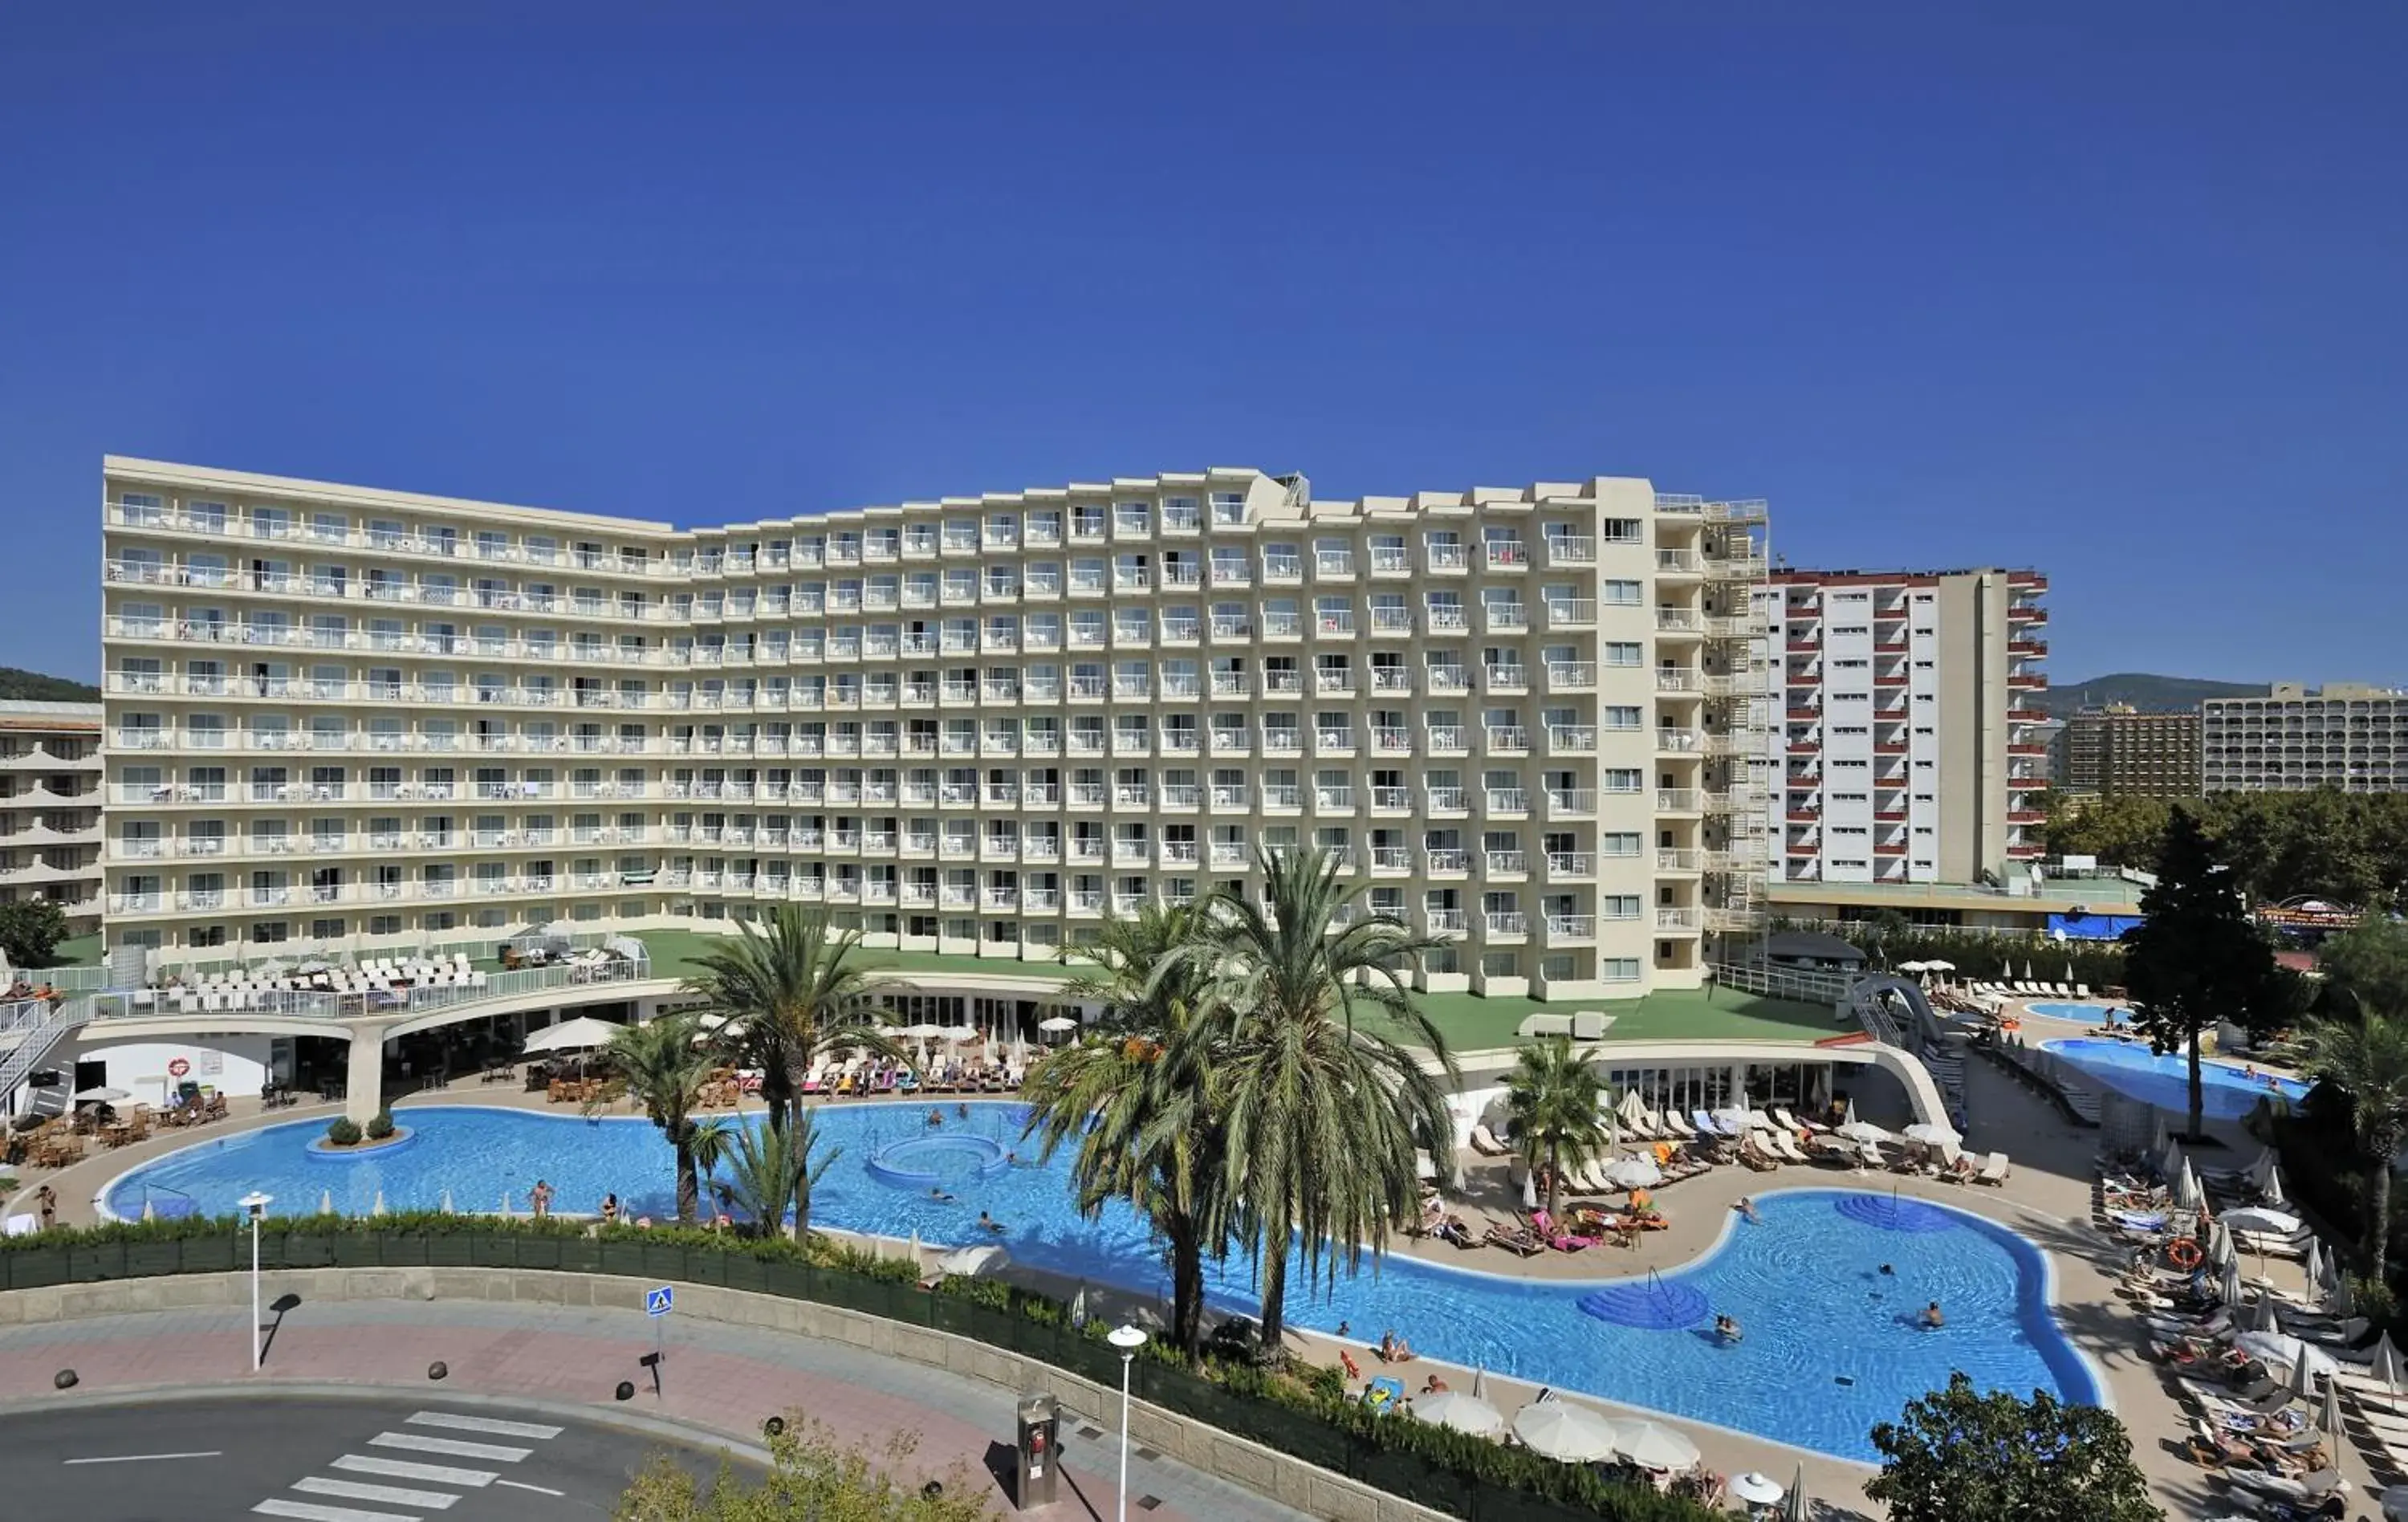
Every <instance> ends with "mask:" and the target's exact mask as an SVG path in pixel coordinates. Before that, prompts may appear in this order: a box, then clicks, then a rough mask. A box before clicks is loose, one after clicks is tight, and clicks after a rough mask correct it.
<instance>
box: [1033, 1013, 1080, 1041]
mask: <svg viewBox="0 0 2408 1522" xmlns="http://www.w3.org/2000/svg"><path fill="white" fill-rule="evenodd" d="M1037 1028H1038V1029H1039V1030H1041V1031H1044V1032H1046V1033H1047V1034H1048V1035H1054V1036H1058V1035H1060V1034H1061V1033H1062V1032H1064V1031H1066V1030H1076V1029H1078V1028H1079V1022H1077V1021H1076V1020H1073V1019H1071V1018H1070V1017H1069V1016H1068V1015H1067V1014H1049V1015H1047V1016H1046V1017H1045V1018H1044V1019H1042V1020H1039V1021H1038V1022H1037Z"/></svg>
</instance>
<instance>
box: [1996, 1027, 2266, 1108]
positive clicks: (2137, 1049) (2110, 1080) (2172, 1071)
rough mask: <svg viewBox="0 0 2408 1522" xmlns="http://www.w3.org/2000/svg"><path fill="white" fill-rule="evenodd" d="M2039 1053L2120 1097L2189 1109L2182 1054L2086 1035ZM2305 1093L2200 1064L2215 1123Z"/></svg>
mask: <svg viewBox="0 0 2408 1522" xmlns="http://www.w3.org/2000/svg"><path fill="white" fill-rule="evenodd" d="M2040 1049H2041V1050H2042V1051H2043V1052H2049V1053H2053V1054H2055V1055H2057V1056H2060V1057H2063V1058H2064V1059H2065V1060H2066V1061H2068V1062H2071V1063H2072V1064H2073V1065H2074V1066H2075V1067H2077V1068H2079V1069H2081V1070H2083V1071H2084V1072H2086V1073H2088V1074H2090V1075H2091V1076H2092V1077H2094V1078H2096V1079H2098V1080H2099V1081H2100V1083H2102V1084H2106V1085H2107V1086H2108V1087H2109V1088H2112V1089H2114V1091H2115V1092H2116V1093H2118V1094H2122V1095H2126V1096H2128V1097H2129V1098H2135V1099H2140V1100H2142V1101H2143V1102H2145V1103H2148V1104H2153V1105H2156V1106H2157V1108H2158V1109H2160V1110H2178V1111H2186V1110H2188V1109H2189V1108H2190V1064H2189V1062H2188V1061H2187V1059H2186V1058H2185V1057H2184V1056H2183V1055H2181V1054H2179V1053H2175V1052H2169V1053H2167V1054H2165V1055H2162V1056H2160V1055H2157V1054H2156V1053H2154V1052H2151V1051H2150V1050H2149V1049H2148V1047H2147V1046H2146V1045H2144V1044H2143V1043H2141V1042H2138V1041H2092V1040H2089V1039H2087V1038H2082V1037H2076V1038H2072V1039H2070V1040H2066V1041H2042V1042H2041V1043H2040ZM2307 1092H2308V1085H2307V1084H2302V1083H2299V1082H2297V1081H2295V1080H2292V1079H2288V1078H2273V1077H2271V1076H2269V1075H2267V1074H2263V1073H2261V1074H2259V1075H2258V1076H2257V1077H2255V1078H2252V1077H2250V1076H2249V1075H2248V1073H2246V1072H2245V1071H2243V1070H2242V1069H2240V1068H2238V1067H2235V1066H2233V1065H2232V1064H2230V1063H2227V1062H2206V1063H2202V1064H2200V1104H2201V1105H2202V1106H2203V1107H2204V1109H2205V1111H2206V1113H2207V1116H2208V1118H2209V1119H2211V1120H2239V1119H2240V1118H2241V1117H2243V1115H2246V1114H2247V1113H2249V1112H2250V1109H2251V1108H2252V1107H2253V1106H2255V1105H2256V1104H2257V1101H2258V1100H2259V1099H2260V1098H2264V1097H2265V1096H2267V1095H2269V1094H2279V1095H2281V1096H2282V1097H2283V1098H2286V1099H2289V1100H2291V1101H2292V1102H2294V1103H2297V1102H2298V1101H2299V1100H2300V1098H2302V1097H2303V1096H2305V1095H2306V1093H2307Z"/></svg>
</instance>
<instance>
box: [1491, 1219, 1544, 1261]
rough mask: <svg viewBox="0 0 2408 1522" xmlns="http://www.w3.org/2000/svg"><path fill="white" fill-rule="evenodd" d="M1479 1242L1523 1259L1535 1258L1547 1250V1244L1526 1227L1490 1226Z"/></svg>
mask: <svg viewBox="0 0 2408 1522" xmlns="http://www.w3.org/2000/svg"><path fill="white" fill-rule="evenodd" d="M1481 1240H1482V1241H1483V1242H1487V1243H1488V1244H1489V1245H1490V1246H1492V1247H1502V1248H1504V1249H1505V1250H1506V1251H1507V1252H1509V1253H1518V1254H1520V1255H1521V1256H1524V1257H1535V1256H1538V1255H1539V1254H1541V1253H1543V1252H1545V1251H1546V1250H1547V1244H1546V1243H1545V1242H1541V1241H1540V1240H1539V1239H1538V1237H1537V1236H1536V1235H1534V1234H1533V1233H1532V1232H1531V1231H1530V1229H1529V1228H1527V1227H1509V1226H1491V1227H1490V1228H1488V1230H1487V1232H1486V1234H1485V1235H1484V1236H1483V1237H1482V1238H1481Z"/></svg>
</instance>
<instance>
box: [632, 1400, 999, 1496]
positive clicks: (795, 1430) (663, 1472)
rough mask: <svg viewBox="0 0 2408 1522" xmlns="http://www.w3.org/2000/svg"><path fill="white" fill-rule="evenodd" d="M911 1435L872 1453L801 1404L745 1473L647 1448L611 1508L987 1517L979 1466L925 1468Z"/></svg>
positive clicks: (772, 1434)
mask: <svg viewBox="0 0 2408 1522" xmlns="http://www.w3.org/2000/svg"><path fill="white" fill-rule="evenodd" d="M917 1442H918V1439H917V1435H916V1434H913V1433H909V1432H898V1433H896V1435H895V1436H894V1437H893V1438H891V1439H889V1440H888V1442H887V1443H886V1447H885V1451H884V1453H883V1454H882V1455H881V1456H879V1457H878V1458H875V1459H874V1458H873V1457H871V1456H869V1455H867V1454H865V1453H863V1452H861V1451H860V1450H859V1447H858V1445H856V1444H853V1443H843V1442H839V1440H838V1438H837V1436H836V1434H835V1433H834V1432H833V1431H831V1430H829V1429H827V1428H826V1427H824V1426H823V1425H822V1424H820V1423H819V1422H816V1421H812V1420H810V1419H809V1418H806V1417H804V1416H803V1415H802V1414H800V1413H799V1412H797V1413H793V1414H789V1415H787V1416H786V1417H783V1418H781V1419H780V1422H779V1424H778V1425H777V1427H776V1429H774V1430H772V1431H771V1432H770V1433H769V1437H768V1443H769V1459H770V1468H769V1472H768V1473H767V1475H766V1476H764V1477H763V1478H761V1479H760V1480H759V1481H757V1482H749V1481H747V1480H745V1479H743V1478H741V1477H740V1476H738V1474H737V1472H735V1470H734V1469H733V1468H732V1467H730V1466H729V1465H727V1464H725V1463H722V1465H721V1466H720V1469H719V1472H717V1473H716V1474H715V1475H713V1476H712V1477H711V1478H710V1479H708V1480H705V1479H702V1478H699V1477H698V1476H696V1475H695V1473H694V1472H692V1471H690V1470H689V1469H687V1468H686V1467H685V1466H684V1465H683V1464H681V1463H679V1462H678V1461H677V1459H675V1458H674V1457H670V1456H669V1455H667V1454H660V1455H656V1456H654V1457H653V1458H652V1461H651V1462H650V1463H648V1464H646V1465H645V1466H644V1467H643V1469H642V1470H640V1471H639V1472H638V1473H637V1475H636V1478H635V1481H634V1483H633V1484H631V1485H629V1486H627V1489H626V1491H625V1493H624V1494H623V1495H622V1496H621V1497H620V1498H619V1504H618V1505H617V1506H616V1507H615V1508H613V1509H612V1511H611V1513H610V1515H611V1518H612V1522H787V1519H790V1518H810V1522H991V1519H992V1518H993V1517H994V1516H995V1513H994V1511H993V1510H992V1509H991V1508H990V1507H989V1506H988V1505H987V1503H986V1497H985V1491H984V1484H983V1482H984V1476H983V1475H980V1476H973V1475H971V1474H970V1473H969V1472H968V1471H966V1470H965V1469H964V1468H963V1467H962V1466H961V1465H960V1464H959V1463H956V1464H954V1465H953V1467H952V1468H950V1469H948V1470H946V1471H944V1472H942V1473H941V1474H939V1475H936V1476H934V1477H933V1478H929V1477H925V1473H924V1472H925V1466H924V1465H920V1464H917V1463H914V1462H913V1461H912V1453H913V1450H914V1448H915V1447H916V1445H917Z"/></svg>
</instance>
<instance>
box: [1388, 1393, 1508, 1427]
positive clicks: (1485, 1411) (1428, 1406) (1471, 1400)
mask: <svg viewBox="0 0 2408 1522" xmlns="http://www.w3.org/2000/svg"><path fill="white" fill-rule="evenodd" d="M1410 1409H1411V1410H1412V1414H1414V1415H1416V1416H1419V1417H1420V1418H1421V1419H1422V1420H1424V1421H1426V1422H1427V1423H1429V1424H1430V1425H1431V1426H1433V1427H1451V1428H1453V1429H1455V1430H1456V1431H1458V1432H1469V1433H1470V1434H1471V1435H1472V1436H1473V1437H1476V1438H1493V1437H1495V1436H1496V1435H1497V1434H1498V1433H1499V1432H1502V1431H1504V1430H1505V1414H1504V1413H1503V1412H1501V1411H1498V1409H1497V1408H1496V1407H1495V1406H1492V1405H1490V1404H1489V1403H1488V1402H1487V1401H1485V1400H1481V1399H1480V1398H1479V1397H1478V1396H1474V1395H1463V1394H1460V1393H1458V1392H1456V1391H1455V1390H1441V1391H1440V1392H1439V1393H1438V1394H1436V1395H1425V1396H1421V1397H1419V1398H1417V1399H1416V1400H1414V1401H1413V1403H1412V1407H1411V1408H1410Z"/></svg>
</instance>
